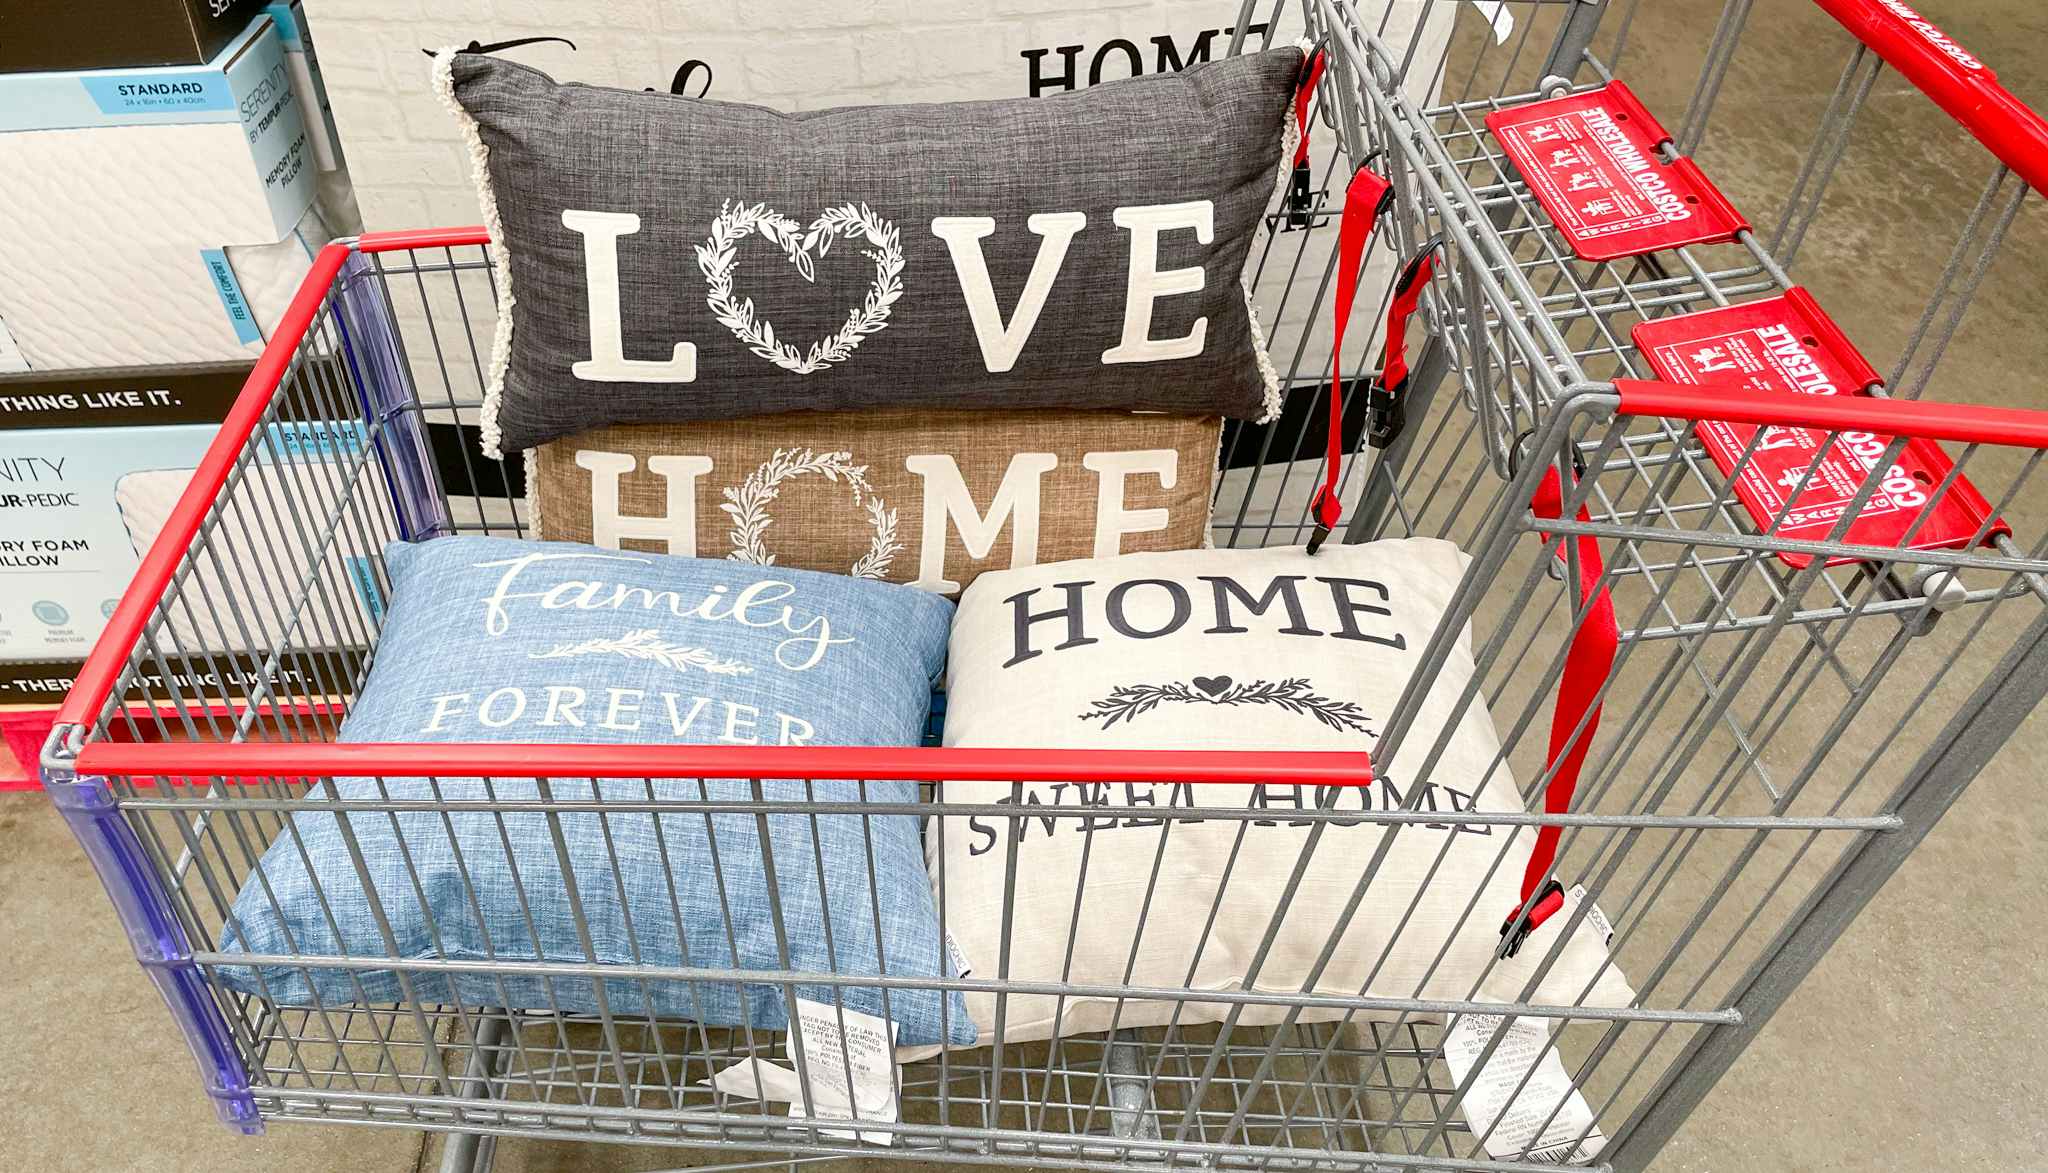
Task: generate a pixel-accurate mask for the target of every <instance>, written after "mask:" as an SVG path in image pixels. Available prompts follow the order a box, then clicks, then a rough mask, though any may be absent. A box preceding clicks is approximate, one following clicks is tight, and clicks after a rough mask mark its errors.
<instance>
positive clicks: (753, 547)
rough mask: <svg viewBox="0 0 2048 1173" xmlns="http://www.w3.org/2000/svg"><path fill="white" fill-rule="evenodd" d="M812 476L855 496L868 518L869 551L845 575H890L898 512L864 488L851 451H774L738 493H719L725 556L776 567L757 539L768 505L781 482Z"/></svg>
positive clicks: (864, 476)
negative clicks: (728, 545) (727, 526)
mask: <svg viewBox="0 0 2048 1173" xmlns="http://www.w3.org/2000/svg"><path fill="white" fill-rule="evenodd" d="M810 473H817V474H818V475H819V476H822V477H824V478H825V479H826V480H828V481H831V482H832V483H834V484H838V483H839V482H841V481H844V482H846V486H847V488H849V489H851V490H852V491H853V503H854V504H855V505H858V506H860V507H861V508H862V509H863V510H864V511H865V512H866V513H867V518H868V524H869V525H870V526H873V527H874V531H875V536H874V537H873V538H872V539H871V540H870V541H869V542H868V552H867V553H865V554H863V555H861V556H860V559H859V560H858V561H856V562H855V563H854V564H853V566H852V568H851V569H849V570H848V571H847V573H848V574H850V575H852V576H853V577H855V578H881V577H883V576H884V575H886V574H888V573H889V564H890V563H891V562H894V561H895V560H896V555H898V554H900V553H902V551H903V543H901V542H899V541H897V540H896V511H895V510H894V509H891V508H889V507H888V506H887V505H886V504H884V503H883V501H882V499H881V498H880V497H878V496H876V495H875V490H874V488H873V486H871V485H869V484H868V466H867V465H865V464H855V463H853V453H851V452H814V451H812V450H811V449H809V448H777V449H776V450H775V452H774V454H773V455H771V456H770V457H769V458H768V459H767V460H764V461H762V462H761V466H760V467H759V468H756V469H755V470H754V471H753V472H751V473H748V474H747V479H746V480H744V481H741V482H740V486H739V488H737V489H734V488H726V489H723V490H721V493H722V495H723V496H724V497H725V502H726V503H725V504H723V505H720V506H719V508H720V509H722V510H724V511H725V512H726V513H728V514H730V515H731V516H732V523H733V528H732V531H731V532H730V533H729V534H727V535H726V536H727V537H729V538H731V539H732V553H730V554H727V555H726V557H727V558H728V559H730V560H732V561H734V562H751V563H753V564H754V565H756V566H773V565H775V555H774V554H772V553H770V552H769V551H768V547H767V545H766V544H765V543H763V542H762V540H761V537H762V535H763V534H764V533H766V532H767V529H768V527H769V526H770V525H772V524H773V523H774V519H773V518H771V517H769V516H768V505H769V503H770V502H772V501H774V500H775V499H776V498H777V497H779V496H781V495H782V489H781V486H782V484H783V482H785V481H790V480H794V479H795V478H797V477H800V476H806V475H808V474H810Z"/></svg>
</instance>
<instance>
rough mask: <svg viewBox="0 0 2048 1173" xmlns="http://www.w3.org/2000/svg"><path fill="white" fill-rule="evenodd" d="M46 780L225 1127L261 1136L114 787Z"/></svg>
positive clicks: (56, 772) (236, 1064)
mask: <svg viewBox="0 0 2048 1173" xmlns="http://www.w3.org/2000/svg"><path fill="white" fill-rule="evenodd" d="M70 732H71V727H70V726H65V725H60V726H58V727H57V728H56V729H54V730H52V731H51V733H50V741H49V742H47V743H46V745H47V746H50V747H55V746H58V745H62V744H64V743H63V741H62V740H61V739H62V738H64V737H65V736H67V735H68V734H69V733H70ZM45 752H46V753H48V752H50V751H49V750H47V749H46V751H45ZM42 774H43V789H44V791H45V792H46V793H48V794H49V796H50V802H51V804H52V805H54V806H55V807H56V808H57V810H58V811H59V812H60V813H61V814H63V816H64V821H65V822H66V823H68V824H70V826H71V833H72V834H73V835H75V836H76V837H77V838H78V842H79V845H80V846H82V847H84V848H85V854H86V858H88V859H90V860H91V861H92V868H93V871H95V872H97V873H98V874H99V877H100V883H101V885H102V886H104V887H105V888H106V890H107V895H108V897H109V898H111V899H112V900H113V902H114V909H115V912H116V914H117V915H118V916H119V917H120V918H121V927H122V929H124V930H125V931H126V932H127V934H128V942H129V944H130V945H131V946H133V948H134V950H135V959H136V960H137V961H140V962H141V963H142V968H143V969H144V970H145V971H146V972H147V973H148V974H149V977H150V980H151V981H153V982H155V983H156V988H157V993H159V994H161V995H163V999H164V1004H165V1005H166V1006H168V1007H169V1008H170V1011H171V1017H172V1018H173V1019H175V1020H176V1021H177V1023H178V1029H180V1030H181V1031H183V1032H184V1034H185V1043H186V1045H187V1046H189V1047H190V1048H191V1049H192V1057H193V1059H194V1060H195V1061H197V1062H198V1064H199V1074H200V1078H201V1079H202V1080H203V1081H204V1083H205V1085H206V1094H207V1095H208V1096H210V1097H212V1099H213V1106H214V1111H215V1113H217V1114H218V1115H219V1116H220V1121H221V1123H222V1124H225V1125H227V1126H228V1127H229V1128H231V1129H233V1130H234V1131H236V1132H239V1133H241V1134H242V1135H244V1136H257V1135H260V1134H261V1133H262V1132H263V1119H262V1117H261V1116H259V1115H258V1114H257V1111H256V1097H255V1095H254V1094H253V1093H252V1092H251V1090H250V1086H249V1075H248V1072H247V1071H246V1070H244V1069H243V1067H242V1059H241V1055H240V1054H239V1053H238V1052H237V1051H236V1049H235V1044H234V1038H233V1036H232V1035H231V1034H230V1033H229V1030H228V1023H227V1019H226V1018H225V1017H224V1016H223V1015H222V1014H221V1012H220V1006H219V1005H218V1004H217V1003H215V1002H214V1000H213V995H212V994H211V993H210V992H209V991H208V989H207V985H206V979H205V977H204V976H202V975H201V974H200V972H199V967H198V966H197V965H195V964H194V963H193V961H192V948H191V945H190V944H189V943H188V942H187V941H186V939H185V931H184V929H183V928H182V927H181V926H180V925H179V924H178V920H177V916H176V914H175V913H174V912H172V910H171V905H170V900H169V899H168V897H166V896H165V894H164V891H163V889H162V888H161V887H160V886H159V885H158V883H157V879H156V872H155V870H154V869H153V868H151V867H150V865H149V861H148V859H147V858H146V857H145V856H144V855H143V850H142V842H141V840H139V839H137V838H136V837H135V830H134V828H132V827H130V826H129V825H128V820H127V818H126V817H125V816H123V815H122V814H121V811H120V807H119V806H118V805H117V804H116V803H115V801H114V796H113V794H112V792H110V791H109V790H108V789H107V783H106V779H104V778H99V777H95V776H92V775H86V776H84V777H80V776H79V775H77V774H75V773H73V772H72V771H70V770H67V769H61V768H56V767H52V766H50V765H47V764H46V765H44V767H43V771H42Z"/></svg>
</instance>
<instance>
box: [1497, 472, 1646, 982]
mask: <svg viewBox="0 0 2048 1173" xmlns="http://www.w3.org/2000/svg"><path fill="white" fill-rule="evenodd" d="M1564 498H1565V489H1564V484H1563V482H1562V481H1561V480H1560V478H1559V477H1558V474H1557V469H1556V468H1554V467H1553V468H1551V469H1550V470H1548V471H1547V472H1545V473H1544V474H1543V482H1542V483H1541V484H1539V485H1538V486H1537V487H1536V495H1535V497H1534V498H1532V499H1531V500H1530V503H1529V504H1530V508H1531V509H1532V510H1533V511H1534V513H1535V514H1536V516H1537V517H1541V518H1551V519H1555V518H1559V517H1562V516H1563V513H1564ZM1576 518H1577V520H1579V521H1587V520H1589V518H1588V515H1587V513H1586V507H1585V506H1584V505H1581V506H1579V508H1578V511H1577V514H1576ZM1543 538H1544V540H1545V541H1546V542H1547V541H1549V540H1550V535H1548V534H1545V535H1543ZM1566 542H1569V543H1572V545H1571V547H1570V549H1571V550H1572V551H1574V552H1575V553H1576V555H1577V561H1578V564H1579V583H1578V596H1579V598H1581V599H1584V600H1586V602H1585V608H1586V614H1585V618H1584V620H1583V621H1582V622H1580V624H1579V626H1578V631H1577V632H1576V633H1575V634H1574V635H1573V636H1572V641H1571V646H1570V647H1569V648H1567V649H1566V650H1565V659H1564V672H1563V675H1562V676H1561V677H1560V678H1559V680H1558V682H1557V703H1556V706H1555V707H1554V708H1553V709H1552V710H1551V714H1550V750H1549V753H1548V755H1547V756H1546V757H1545V759H1544V766H1545V770H1544V772H1545V773H1547V774H1549V775H1550V784H1549V785H1548V786H1547V787H1545V788H1544V791H1543V810H1544V813H1546V814H1553V815H1561V814H1565V813H1567V812H1568V811H1570V810H1571V807H1572V796H1573V794H1574V793H1575V792H1576V791H1577V790H1578V786H1579V770H1580V769H1581V768H1582V767H1584V766H1585V764H1586V752H1587V750H1588V749H1590V748H1591V747H1592V744H1593V735H1594V734H1595V733H1596V732H1598V731H1599V728H1600V690H1601V688H1602V687H1603V686H1604V685H1605V684H1606V683H1607V674H1608V672H1610V671H1611V670H1612V669H1613V667H1614V652H1615V649H1616V647H1617V646H1619V644H1620V642H1621V630H1620V628H1619V627H1617V626H1616V625H1615V622H1614V599H1613V597H1612V596H1610V595H1609V594H1608V592H1607V588H1606V587H1605V586H1603V585H1601V582H1600V580H1601V579H1602V578H1603V577H1604V576H1605V574H1606V568H1605V567H1604V566H1603V564H1602V563H1601V560H1600V543H1599V542H1598V541H1597V540H1596V539H1594V537H1593V536H1592V535H1591V534H1580V535H1578V536H1577V537H1576V538H1567V539H1566ZM1555 554H1556V556H1557V559H1558V561H1559V562H1561V563H1563V564H1564V565H1565V566H1566V568H1567V570H1569V567H1570V565H1571V562H1572V558H1571V557H1570V556H1569V555H1568V554H1567V546H1566V544H1565V543H1562V542H1561V543H1559V544H1558V546H1557V549H1556V551H1555ZM1561 831H1562V828H1559V827H1555V826H1547V827H1540V828H1538V829H1537V832H1536V847H1535V850H1533V851H1531V852H1530V853H1529V865H1528V867H1526V868H1525V869H1523V872H1522V902H1521V903H1520V904H1519V905H1517V906H1516V908H1515V911H1514V912H1512V913H1511V914H1509V916H1508V919H1507V921H1506V923H1504V924H1502V925H1501V928H1500V933H1501V946H1500V955H1501V956H1502V957H1513V956H1514V955H1515V953H1516V952H1517V951H1518V950H1520V949H1521V947H1522V942H1523V941H1525V940H1527V939H1528V937H1529V934H1530V933H1532V932H1534V931H1536V928H1537V926H1539V925H1541V924H1542V923H1543V922H1544V921H1546V920H1548V919H1550V917H1551V916H1552V915H1553V914H1555V913H1556V912H1557V911H1558V910H1560V909H1562V908H1563V907H1564V885H1563V884H1561V883H1560V882H1559V881H1557V880H1556V879H1554V878H1552V876H1551V874H1550V873H1551V869H1552V867H1553V866H1555V864H1556V863H1557V842H1558V838H1559V835H1560V832H1561Z"/></svg>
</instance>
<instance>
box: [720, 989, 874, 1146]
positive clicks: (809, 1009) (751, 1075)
mask: <svg viewBox="0 0 2048 1173" xmlns="http://www.w3.org/2000/svg"><path fill="white" fill-rule="evenodd" d="M796 1020H797V1021H796V1025H797V1029H798V1030H799V1031H800V1032H801V1033H802V1035H803V1044H802V1049H803V1060H804V1062H803V1067H804V1073H805V1075H808V1076H809V1077H810V1083H811V1107H812V1109H813V1110H814V1111H816V1112H817V1113H818V1115H819V1116H836V1117H844V1118H850V1119H854V1120H871V1121H875V1122H878V1123H884V1124H894V1123H895V1122H896V1120H897V1119H898V1108H897V1103H896V1062H895V1052H896V1024H895V1023H893V1022H890V1021H889V1020H888V1019H885V1018H882V1017H880V1016H879V1015H874V1014H863V1013H861V1012H860V1011H858V1010H842V1009H840V1008H839V1007H837V1006H834V1005H832V1004H831V1003H828V1002H813V1001H810V1000H808V999H805V998H798V999H797V1000H796ZM842 1022H843V1023H844V1024H845V1029H844V1030H843V1031H842V1030H841V1029H840V1024H841V1023H842ZM849 1076H851V1087H850V1088H849V1082H848V1077H849ZM705 1082H708V1083H709V1084H710V1086H712V1087H714V1088H717V1089H718V1090H719V1091H722V1092H724V1093H725V1094H727V1095H729V1096H736V1097H739V1098H740V1099H746V1100H766V1101H771V1102H779V1103H785V1104H788V1105H789V1115H790V1118H791V1119H802V1118H803V1116H804V1092H803V1077H802V1076H799V1075H798V1074H797V1073H796V1072H794V1071H792V1070H790V1069H789V1068H787V1067H784V1066H782V1065H780V1064H776V1063H770V1062H767V1061H766V1060H763V1059H747V1060H743V1061H741V1062H739V1063H735V1064H733V1065H732V1066H730V1067H728V1068H726V1069H724V1070H723V1071H720V1072H718V1073H716V1074H714V1075H713V1076H712V1077H711V1078H710V1079H709V1080H708V1081H705ZM818 1131H820V1132H822V1133H824V1134H825V1135H826V1136H831V1137H837V1138H839V1139H841V1140H853V1139H855V1138H856V1137H857V1138H859V1139H860V1140H864V1141H866V1142H867V1143H869V1144H878V1145H893V1144H895V1143H896V1134H895V1133H893V1132H867V1131H861V1132H856V1131H854V1130H852V1129H848V1128H821V1129H819V1130H818Z"/></svg>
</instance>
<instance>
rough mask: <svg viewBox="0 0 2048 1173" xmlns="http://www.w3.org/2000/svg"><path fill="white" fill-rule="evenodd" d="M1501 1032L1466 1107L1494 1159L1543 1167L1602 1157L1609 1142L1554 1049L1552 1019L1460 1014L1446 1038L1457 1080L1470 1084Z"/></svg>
mask: <svg viewBox="0 0 2048 1173" xmlns="http://www.w3.org/2000/svg"><path fill="white" fill-rule="evenodd" d="M1503 1024H1505V1025H1503ZM1496 1033H1501V1034H1502V1037H1501V1040H1500V1045H1499V1046H1498V1047H1496V1048H1494V1051H1493V1054H1492V1055H1490V1056H1488V1057H1487V1060H1486V1066H1485V1067H1484V1068H1481V1069H1480V1071H1479V1074H1478V1075H1477V1076H1474V1077H1473V1078H1472V1082H1471V1086H1469V1087H1467V1088H1466V1089H1465V1095H1464V1097H1463V1098H1462V1099H1460V1100H1459V1102H1458V1107H1459V1109H1460V1110H1461V1111H1462V1112H1463V1113H1464V1116H1465V1123H1466V1125H1467V1126H1469V1127H1470V1128H1471V1129H1472V1134H1473V1135H1474V1136H1483V1137H1485V1138H1486V1155H1487V1156H1489V1157H1492V1158H1494V1159H1496V1160H1516V1161H1531V1162H1535V1163H1537V1164H1543V1165H1582V1164H1585V1163H1587V1162H1589V1161H1591V1160H1593V1159H1594V1158H1595V1157H1598V1156H1599V1155H1600V1150H1601V1149H1603V1148H1605V1147H1606V1145H1607V1137H1606V1136H1605V1135H1603V1134H1602V1133H1601V1131H1600V1129H1599V1128H1598V1127H1597V1126H1596V1125H1595V1124H1594V1123H1593V1112H1592V1109H1590V1108H1588V1107H1587V1106H1586V1097H1584V1096H1582V1095H1580V1094H1579V1089H1578V1088H1576V1087H1574V1086H1572V1081H1571V1077H1570V1076H1569V1075H1567V1074H1566V1073H1565V1069H1564V1061H1563V1060H1562V1059H1560V1058H1558V1055H1557V1049H1556V1048H1554V1047H1552V1046H1550V1020H1549V1019H1545V1018H1507V1017H1504V1016H1502V1015H1499V1014H1465V1015H1460V1016H1459V1018H1458V1020H1457V1022H1456V1023H1455V1024H1454V1025H1453V1026H1452V1027H1451V1029H1450V1030H1449V1031H1447V1032H1445V1034H1444V1062H1445V1064H1447V1065H1448V1066H1449V1067H1450V1069H1451V1078H1452V1079H1453V1080H1454V1081H1456V1082H1457V1083H1460V1084H1462V1083H1464V1082H1465V1079H1466V1077H1467V1076H1468V1075H1471V1074H1472V1068H1473V1066H1474V1065H1475V1064H1477V1063H1478V1061H1479V1056H1480V1055H1481V1054H1482V1053H1483V1052H1484V1051H1485V1050H1486V1047H1487V1044H1488V1043H1490V1042H1492V1041H1493V1037H1494V1035H1495V1034H1496ZM1532 1069H1533V1070H1532ZM1524 1077H1526V1079H1525V1078H1524Z"/></svg>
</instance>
